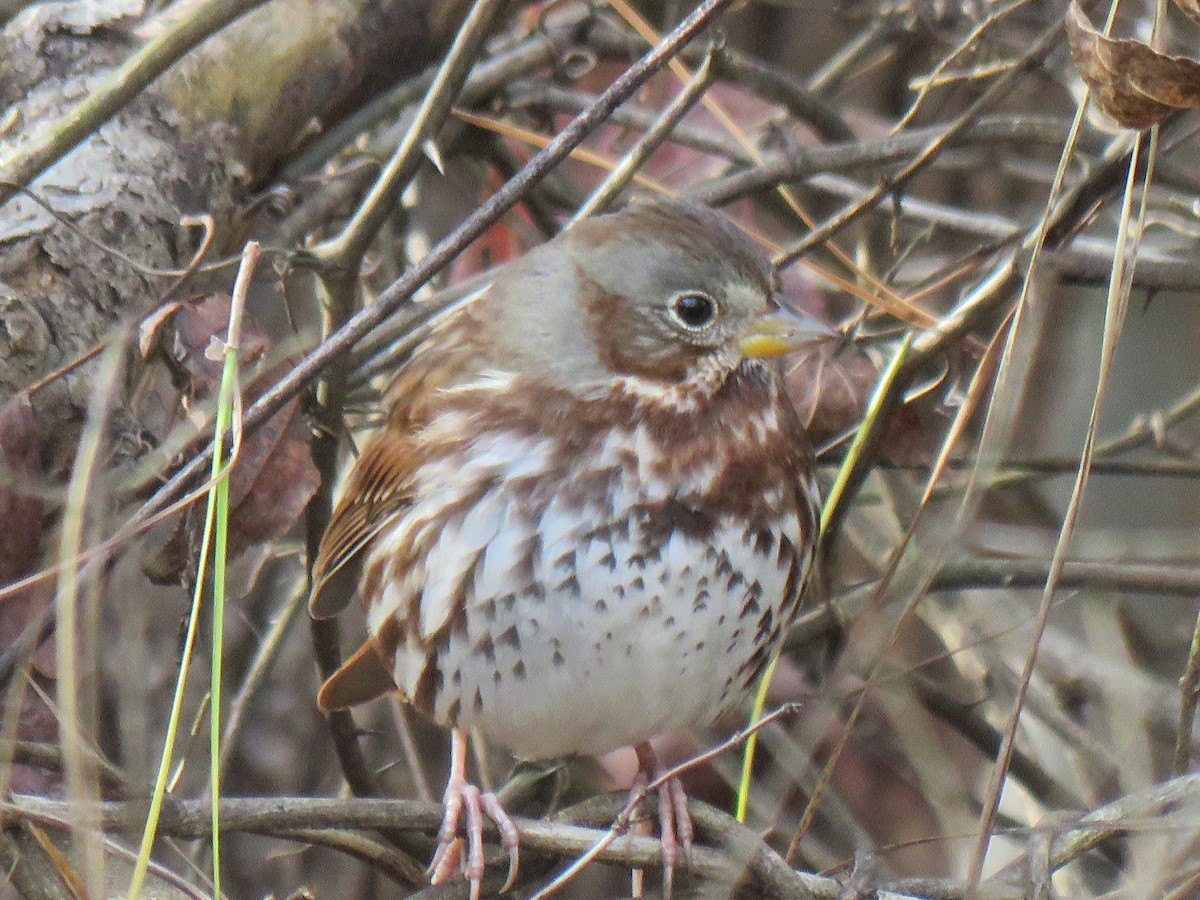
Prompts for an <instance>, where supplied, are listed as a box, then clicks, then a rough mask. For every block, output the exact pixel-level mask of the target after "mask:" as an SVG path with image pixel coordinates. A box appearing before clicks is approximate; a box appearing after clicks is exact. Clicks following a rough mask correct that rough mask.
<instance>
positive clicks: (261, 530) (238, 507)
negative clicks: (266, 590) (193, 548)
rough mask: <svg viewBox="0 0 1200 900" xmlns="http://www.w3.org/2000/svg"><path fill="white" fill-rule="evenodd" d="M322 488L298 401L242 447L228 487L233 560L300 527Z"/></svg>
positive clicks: (230, 553) (263, 426) (289, 404)
mask: <svg viewBox="0 0 1200 900" xmlns="http://www.w3.org/2000/svg"><path fill="white" fill-rule="evenodd" d="M319 484H320V475H319V474H318V473H317V468H316V466H314V465H313V461H312V453H311V452H310V449H309V428H308V425H307V424H306V422H305V421H304V416H303V414H302V413H301V412H300V403H299V401H298V400H292V401H291V402H290V403H288V404H287V405H286V406H285V407H283V409H281V410H280V411H279V412H277V413H276V414H275V415H274V416H272V417H271V418H270V419H269V420H268V421H267V422H265V423H264V424H263V425H262V427H261V428H259V429H258V430H257V431H255V432H254V433H253V434H252V435H251V436H250V438H249V440H247V441H246V442H245V443H244V444H243V445H242V452H241V456H240V457H239V458H238V464H237V465H236V466H234V468H233V472H232V473H231V474H230V482H229V503H230V511H229V555H230V556H231V557H233V556H236V555H237V554H239V553H241V552H243V551H244V550H247V549H249V548H250V547H253V546H255V545H257V544H262V543H265V542H267V541H273V540H277V539H278V538H281V537H283V536H284V535H285V534H287V533H288V532H289V531H290V530H291V529H292V528H293V527H294V526H295V524H296V523H297V522H298V521H300V519H301V517H302V515H303V513H304V507H305V506H307V505H308V501H309V500H310V499H312V495H313V494H315V493H316V491H317V487H318V486H319Z"/></svg>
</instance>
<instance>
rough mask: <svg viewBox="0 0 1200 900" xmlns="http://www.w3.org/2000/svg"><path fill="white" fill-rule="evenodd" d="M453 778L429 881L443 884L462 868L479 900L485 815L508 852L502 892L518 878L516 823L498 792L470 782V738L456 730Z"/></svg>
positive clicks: (448, 784)
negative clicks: (461, 834)
mask: <svg viewBox="0 0 1200 900" xmlns="http://www.w3.org/2000/svg"><path fill="white" fill-rule="evenodd" d="M451 741H452V743H451V750H450V777H449V779H448V780H447V782H446V792H445V794H444V795H443V797H442V806H443V808H444V810H445V812H444V813H443V815H442V825H441V828H439V829H438V846H437V850H436V851H435V852H434V855H433V861H432V862H431V863H430V864H429V881H430V883H432V884H435V885H436V884H441V883H442V882H444V881H446V880H447V879H449V878H450V877H451V876H452V875H454V873H455V872H457V871H458V870H459V869H460V868H462V869H463V872H464V873H465V875H466V877H467V880H468V881H469V882H470V883H471V900H478V898H479V896H480V893H481V891H482V887H483V873H484V868H485V867H486V862H487V861H486V858H485V857H484V852H483V820H484V817H485V816H486V817H487V818H489V819H491V820H492V821H493V822H494V823H495V825H496V829H497V830H498V831H499V832H500V847H501V849H503V850H504V851H505V852H507V853H508V878H507V879H506V880H505V882H504V886H503V887H502V888H501V889H500V892H501V893H504V891H507V890H508V889H509V888H511V887H512V886H513V884H514V883H515V882H516V880H517V868H518V864H519V862H520V856H519V849H518V843H519V842H518V837H517V826H516V825H514V824H513V820H512V819H510V818H509V816H508V813H506V812H505V811H504V808H503V807H502V806H501V805H500V801H499V800H498V799H497V798H496V795H495V794H493V793H491V792H490V791H489V792H486V793H485V792H481V791H480V790H479V788H477V787H476V786H475V785H473V784H471V783H470V782H469V781H467V737H466V734H465V733H464V732H461V731H458V730H457V729H455V731H454V732H453V734H452V736H451ZM464 813H466V827H465V829H463V828H462V819H463V814H464ZM460 830H463V831H465V846H466V860H465V865H464V860H463V847H464V836H460V834H459V831H460Z"/></svg>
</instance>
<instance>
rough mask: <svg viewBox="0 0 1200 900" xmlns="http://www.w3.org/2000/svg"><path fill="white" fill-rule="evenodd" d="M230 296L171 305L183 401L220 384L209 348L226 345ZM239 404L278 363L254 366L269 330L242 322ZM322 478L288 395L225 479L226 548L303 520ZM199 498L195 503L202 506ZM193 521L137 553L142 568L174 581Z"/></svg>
mask: <svg viewBox="0 0 1200 900" xmlns="http://www.w3.org/2000/svg"><path fill="white" fill-rule="evenodd" d="M229 304H230V298H229V296H228V295H225V294H212V295H209V296H207V297H204V298H203V299H202V300H200V302H198V303H189V304H186V305H184V307H183V308H182V309H180V310H179V311H177V312H176V314H175V316H174V320H173V324H174V334H173V340H172V347H171V357H172V359H173V360H174V361H175V363H176V364H177V365H178V367H179V369H180V371H181V372H182V373H183V375H184V376H185V380H186V382H187V384H186V388H185V390H186V392H187V396H186V399H185V402H187V403H189V404H193V403H198V402H200V401H203V400H206V399H208V398H210V397H212V396H213V395H214V394H215V393H216V391H217V387H218V385H219V384H220V380H221V369H222V366H223V361H222V359H221V355H220V354H218V355H216V357H215V358H214V355H213V354H212V353H210V352H208V350H209V348H210V347H211V346H212V345H213V343H214V341H215V342H217V343H218V344H220V345H221V346H222V347H223V346H224V344H223V342H224V339H225V331H226V328H227V325H228V318H229ZM240 344H241V352H240V354H239V357H240V360H241V372H242V381H243V384H245V391H244V396H243V403H244V405H249V404H250V403H252V402H253V401H254V398H255V397H256V396H257V395H258V394H259V393H261V392H262V391H263V390H264V389H265V388H266V387H267V386H269V385H270V384H271V383H272V382H273V381H274V380H275V379H276V378H277V377H278V376H279V375H280V374H281V373H282V370H283V368H284V367H283V366H282V365H281V366H276V367H274V368H272V369H270V370H266V371H263V367H262V366H259V371H254V368H255V367H254V363H255V361H256V360H258V361H261V359H262V358H263V356H264V353H265V351H266V349H267V347H268V346H269V338H268V337H267V336H266V335H265V334H263V333H262V332H261V331H259V330H256V329H255V328H254V327H253V324H252V323H250V322H247V323H246V326H245V327H244V329H243V331H242V338H241V341H240ZM319 481H320V476H319V475H318V473H317V470H316V467H315V466H314V465H313V462H312V456H311V453H310V451H309V429H308V427H307V425H306V423H305V421H304V417H303V415H302V414H301V413H300V406H299V403H298V401H295V400H293V401H292V402H291V403H289V404H287V405H286V406H284V407H283V409H281V410H280V411H279V412H277V413H276V414H275V415H274V416H272V417H271V418H270V419H269V420H268V421H267V422H265V423H264V424H263V425H262V426H260V427H259V428H258V429H256V430H255V431H254V432H253V433H251V434H248V435H246V436H245V439H244V441H243V443H242V446H241V448H240V450H239V453H238V461H237V464H236V465H235V466H234V467H233V471H232V472H231V473H230V482H229V504H230V510H229V556H230V558H232V557H235V556H237V555H238V554H240V553H242V552H244V551H245V550H247V549H249V548H250V547H253V546H255V545H257V544H261V543H265V542H267V541H272V540H276V539H278V538H280V537H283V536H284V535H285V534H286V533H287V532H288V531H290V530H291V529H292V528H293V527H294V526H295V524H296V522H298V521H299V520H300V517H301V515H302V513H303V512H304V507H305V506H306V505H307V503H308V501H309V499H310V498H311V497H312V495H313V494H314V493H315V492H316V489H317V486H318V484H319ZM202 507H203V504H200V505H199V506H198V507H193V510H196V509H202ZM193 538H194V529H189V528H186V527H184V526H183V524H182V523H180V525H178V526H177V527H176V529H175V531H174V532H173V534H172V535H171V536H170V537H169V538H168V539H167V541H166V542H165V543H164V544H163V545H162V546H160V547H159V548H158V549H157V550H155V551H152V552H149V553H147V554H145V555H144V556H143V558H142V560H141V567H142V571H143V573H145V575H146V576H147V577H148V578H150V580H151V581H153V582H155V583H156V584H169V583H175V582H178V580H179V576H180V575H181V574H182V573H183V571H184V569H185V568H186V567H187V566H188V565H191V564H192V560H193V552H189V548H188V544H189V541H190V540H191V539H193Z"/></svg>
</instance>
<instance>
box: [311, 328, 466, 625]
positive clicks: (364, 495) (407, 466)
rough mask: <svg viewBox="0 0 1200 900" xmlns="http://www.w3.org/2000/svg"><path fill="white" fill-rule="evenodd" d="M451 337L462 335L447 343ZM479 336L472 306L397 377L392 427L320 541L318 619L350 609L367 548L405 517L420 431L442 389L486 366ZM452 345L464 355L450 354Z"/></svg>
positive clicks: (315, 579) (378, 440)
mask: <svg viewBox="0 0 1200 900" xmlns="http://www.w3.org/2000/svg"><path fill="white" fill-rule="evenodd" d="M448 332H450V333H454V332H457V333H458V334H457V335H455V336H454V337H448V334H447V333H448ZM480 334H481V328H480V326H479V323H478V322H476V321H474V319H473V318H472V317H471V316H470V314H469V307H468V308H466V309H463V310H458V311H455V312H454V313H452V314H451V315H449V316H447V318H446V319H445V320H443V322H441V323H439V325H438V326H437V327H435V329H434V330H433V332H432V333H431V335H430V337H429V338H428V339H427V340H426V341H425V342H424V343H423V344H422V345H421V346H420V347H418V348H417V350H416V351H415V352H414V353H413V356H412V358H411V359H409V360H408V362H407V363H405V364H404V366H402V367H401V369H400V370H399V372H397V374H396V377H395V378H394V379H393V381H392V383H391V385H390V386H389V388H388V390H387V399H388V402H389V404H390V409H389V412H388V424H387V426H386V427H384V428H382V429H381V430H380V431H379V432H378V433H377V434H376V435H375V436H374V437H373V438H372V439H371V442H370V443H369V444H368V445H367V448H366V449H365V450H364V451H363V454H362V456H361V457H360V459H359V460H358V463H357V464H356V465H355V467H354V471H353V473H352V475H351V477H350V482H349V484H348V485H347V487H346V490H345V491H344V492H343V494H342V498H341V500H340V501H338V505H337V507H336V508H335V509H334V512H333V516H332V517H331V519H330V522H329V526H328V527H327V528H326V529H325V534H324V536H323V537H322V538H321V547H320V550H319V551H318V553H317V559H316V561H315V562H314V563H313V571H312V584H313V587H312V594H311V595H310V597H309V601H308V611H309V614H310V615H311V616H312V617H313V618H314V619H328V618H331V617H332V616H336V615H337V614H338V613H340V612H341V611H342V610H343V609H345V608H346V606H347V605H348V604H349V602H350V598H351V597H352V596H353V595H354V590H355V587H356V585H357V583H358V578H359V574H360V569H361V565H360V564H359V562H360V559H361V553H362V551H363V549H365V548H366V547H367V546H368V545H369V544H370V542H371V540H372V539H373V538H374V537H375V536H376V535H377V534H378V533H379V532H380V530H381V529H383V528H384V527H386V526H387V525H388V523H389V522H391V521H393V520H394V519H395V518H396V517H397V516H398V515H400V514H402V513H403V512H404V509H405V507H406V506H407V505H408V502H409V498H408V496H407V489H408V488H407V485H408V480H409V478H410V477H411V475H412V473H413V470H414V469H415V468H416V466H417V464H418V447H417V443H418V442H417V441H415V440H414V435H415V432H416V431H418V430H419V429H420V428H421V427H422V426H424V425H425V424H426V423H428V422H429V420H430V419H431V418H432V416H433V415H434V407H435V406H436V402H435V398H436V397H437V396H438V394H439V393H440V391H441V389H442V388H443V387H445V386H448V385H451V384H453V383H455V382H456V381H457V380H459V379H461V378H462V377H463V376H464V375H465V374H466V373H467V372H468V371H469V370H470V369H471V368H472V367H474V366H477V365H479V363H480V361H481V359H482V354H481V353H480V352H479V349H478V344H477V338H478V336H479V335H480ZM447 344H449V345H450V346H454V347H457V348H458V349H457V350H456V351H455V352H453V353H447V352H446V351H445V349H444V347H445V346H446V345H447Z"/></svg>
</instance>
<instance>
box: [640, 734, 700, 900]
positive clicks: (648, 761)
mask: <svg viewBox="0 0 1200 900" xmlns="http://www.w3.org/2000/svg"><path fill="white" fill-rule="evenodd" d="M634 750H635V751H636V752H637V758H638V774H637V778H636V780H635V781H634V783H633V792H634V794H635V795H637V794H638V793H640V792H641V791H642V789H644V788H645V787H646V785H648V784H653V783H654V782H655V781H656V780H657V779H658V778H659V776H660V775H661V772H660V770H659V766H658V757H657V756H656V755H655V753H654V748H653V747H651V746H650V744H649V742H643V743H641V744H638V745H637V746H636V747H635V748H634ZM657 793H658V829H659V836H660V840H661V843H662V866H663V896H664V897H666V898H668V900H670V897H671V893H672V889H673V888H674V885H675V868H676V866H678V865H679V864H680V862H682V863H683V864H684V865H688V864H690V863H691V858H692V841H693V838H694V837H695V829H694V828H693V827H692V816H691V813H689V812H688V805H687V794H685V793H684V792H683V784H682V783H681V782H680V781H679V779H678V778H668V779H667V780H666V781H664V782H663V783H662V784H660V785H659V786H658V788H657ZM639 882H640V878H636V877H635V893H636V887H637V886H638V883H639Z"/></svg>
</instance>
